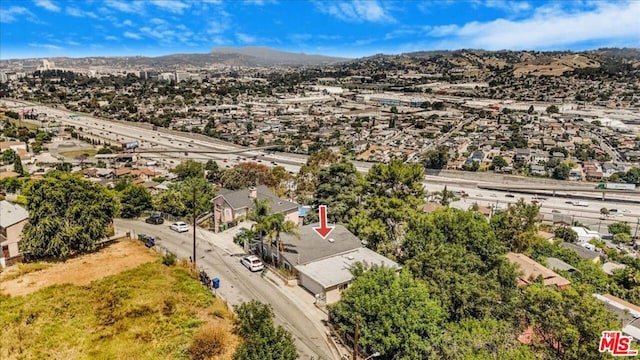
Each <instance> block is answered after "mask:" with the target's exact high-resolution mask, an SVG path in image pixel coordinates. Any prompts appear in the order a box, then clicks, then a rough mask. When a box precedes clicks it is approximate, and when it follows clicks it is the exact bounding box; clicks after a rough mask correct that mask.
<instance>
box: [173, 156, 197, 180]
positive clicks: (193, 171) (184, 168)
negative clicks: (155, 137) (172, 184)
mask: <svg viewBox="0 0 640 360" xmlns="http://www.w3.org/2000/svg"><path fill="white" fill-rule="evenodd" d="M171 172H172V173H174V174H176V175H177V176H178V179H180V180H185V179H189V178H203V177H204V170H203V168H202V164H201V163H199V162H197V161H195V160H187V161H183V162H181V163H180V164H178V166H176V167H175V168H173V169H172V170H171Z"/></svg>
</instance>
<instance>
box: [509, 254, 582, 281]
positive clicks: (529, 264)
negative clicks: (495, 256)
mask: <svg viewBox="0 0 640 360" xmlns="http://www.w3.org/2000/svg"><path fill="white" fill-rule="evenodd" d="M506 257H507V259H508V260H509V261H510V262H511V263H513V264H515V265H518V267H519V268H520V271H521V272H522V275H521V276H520V277H519V278H518V280H517V284H518V286H525V285H529V284H531V283H533V282H535V281H536V279H538V277H542V283H543V284H544V285H545V286H552V285H555V286H557V287H558V289H564V288H567V287H568V286H569V285H570V284H571V282H570V281H569V280H567V279H565V278H564V277H562V276H560V275H558V274H557V273H555V272H553V271H551V270H549V269H548V268H546V267H545V266H542V265H541V264H540V263H538V262H536V261H534V260H533V259H531V258H530V257H528V256H526V255H524V254H517V253H512V252H510V253H507V255H506Z"/></svg>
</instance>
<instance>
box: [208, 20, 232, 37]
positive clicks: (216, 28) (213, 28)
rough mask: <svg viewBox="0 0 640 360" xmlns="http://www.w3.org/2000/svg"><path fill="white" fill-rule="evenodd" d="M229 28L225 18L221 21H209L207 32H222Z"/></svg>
mask: <svg viewBox="0 0 640 360" xmlns="http://www.w3.org/2000/svg"><path fill="white" fill-rule="evenodd" d="M227 29H229V24H228V23H227V21H226V20H224V19H223V20H221V21H215V20H213V21H209V26H208V27H207V34H222V33H223V32H225V31H227Z"/></svg>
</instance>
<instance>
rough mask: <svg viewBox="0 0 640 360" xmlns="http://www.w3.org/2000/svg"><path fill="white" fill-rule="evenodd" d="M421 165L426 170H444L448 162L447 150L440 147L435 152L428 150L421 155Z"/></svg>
mask: <svg viewBox="0 0 640 360" xmlns="http://www.w3.org/2000/svg"><path fill="white" fill-rule="evenodd" d="M423 158H424V161H423V165H424V167H425V168H427V169H444V167H445V166H447V162H449V149H448V148H447V147H445V146H440V147H438V149H436V150H428V151H427V152H425V153H424V155H423Z"/></svg>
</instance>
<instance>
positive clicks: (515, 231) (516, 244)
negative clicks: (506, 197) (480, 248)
mask: <svg viewBox="0 0 640 360" xmlns="http://www.w3.org/2000/svg"><path fill="white" fill-rule="evenodd" d="M539 214H540V207H539V206H538V205H535V204H527V203H526V202H525V201H524V199H519V200H518V202H516V203H515V204H509V207H508V208H507V210H506V211H501V212H498V213H497V214H495V215H494V216H492V217H491V226H492V227H493V230H494V231H495V234H496V236H497V238H498V240H500V241H501V242H503V243H504V244H506V245H507V246H508V247H509V248H510V249H511V250H512V251H515V252H523V251H525V250H527V249H529V248H530V247H531V246H533V245H534V244H536V243H537V242H539V241H540V238H539V237H538V236H537V232H538V226H537V224H538V221H539V219H538V216H539Z"/></svg>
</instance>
